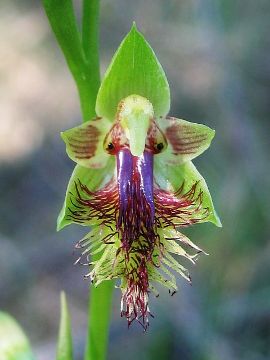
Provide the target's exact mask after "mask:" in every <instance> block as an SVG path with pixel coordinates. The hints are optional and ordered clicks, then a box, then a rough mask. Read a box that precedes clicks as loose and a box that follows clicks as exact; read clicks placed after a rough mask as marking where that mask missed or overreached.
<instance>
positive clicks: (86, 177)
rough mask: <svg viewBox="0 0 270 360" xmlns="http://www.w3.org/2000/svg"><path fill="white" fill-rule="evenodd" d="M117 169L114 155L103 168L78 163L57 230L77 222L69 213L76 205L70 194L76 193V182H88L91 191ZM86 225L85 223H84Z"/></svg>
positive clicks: (102, 183) (71, 178)
mask: <svg viewBox="0 0 270 360" xmlns="http://www.w3.org/2000/svg"><path fill="white" fill-rule="evenodd" d="M114 169H115V158H114V156H111V157H109V160H108V162H107V164H106V166H105V167H104V168H102V169H89V168H85V167H83V166H80V165H76V166H75V169H74V171H73V173H72V175H71V177H70V180H69V183H68V186H67V191H66V196H65V200H64V204H63V207H62V210H61V211H60V214H59V216H58V219H57V231H59V230H61V229H63V228H64V227H65V226H67V225H69V224H72V223H75V222H74V221H73V220H71V219H69V217H68V215H69V213H70V210H69V209H74V210H75V208H74V205H73V203H72V202H71V196H70V194H76V189H75V182H77V181H78V180H79V181H80V182H81V183H82V184H86V185H87V187H88V189H89V190H90V191H95V190H97V189H99V188H100V187H102V185H104V184H106V183H107V182H108V181H109V180H110V179H111V178H112V177H113V174H114ZM83 225H85V224H83Z"/></svg>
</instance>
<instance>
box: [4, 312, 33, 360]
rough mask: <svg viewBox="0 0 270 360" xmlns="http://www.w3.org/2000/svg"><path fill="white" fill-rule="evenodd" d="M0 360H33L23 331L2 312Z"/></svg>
mask: <svg viewBox="0 0 270 360" xmlns="http://www.w3.org/2000/svg"><path fill="white" fill-rule="evenodd" d="M0 359H1V360H33V359H34V357H33V354H32V351H31V349H30V345H29V342H28V340H27V338H26V336H25V334H24V332H23V330H22V329H21V327H20V326H19V325H18V324H17V322H16V321H15V320H14V319H13V318H12V317H11V316H10V315H8V314H6V313H4V312H0Z"/></svg>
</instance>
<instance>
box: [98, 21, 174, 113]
mask: <svg viewBox="0 0 270 360" xmlns="http://www.w3.org/2000/svg"><path fill="white" fill-rule="evenodd" d="M131 94H136V95H141V96H143V97H145V98H146V99H148V100H149V101H150V102H151V103H152V105H153V108H154V113H155V116H156V117H159V116H164V115H166V114H167V113H168V111H169V109H170V89H169V84H168V81H167V78H166V75H165V73H164V71H163V69H162V67H161V65H160V63H159V61H158V59H157V58H156V55H155V54H154V52H153V50H152V48H151V47H150V45H149V44H148V43H147V42H146V40H145V39H144V37H143V35H142V34H141V33H140V32H139V31H138V30H137V28H136V25H135V24H134V25H133V26H132V28H131V30H130V32H129V33H128V34H127V36H126V37H125V38H124V40H123V41H122V43H121V44H120V46H119V48H118V50H117V51H116V53H115V55H114V57H113V59H112V61H111V64H110V66H109V67H108V69H107V71H106V73H105V76H104V79H103V81H102V83H101V86H100V89H99V92H98V95H97V102H96V113H97V114H98V115H99V116H103V117H106V118H108V119H111V120H113V119H114V118H115V115H116V111H117V106H118V104H119V102H120V101H121V100H122V99H124V98H125V97H127V96H129V95H131Z"/></svg>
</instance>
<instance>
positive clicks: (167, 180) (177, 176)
mask: <svg viewBox="0 0 270 360" xmlns="http://www.w3.org/2000/svg"><path fill="white" fill-rule="evenodd" d="M154 175H155V181H156V183H157V185H158V186H160V188H162V189H165V190H168V191H172V192H175V191H177V190H179V188H180V187H181V185H182V184H184V188H183V192H187V191H189V190H190V189H191V187H192V185H194V183H196V182H199V183H198V186H197V188H196V194H199V192H200V191H202V192H203V198H202V207H204V208H208V209H209V215H208V216H207V217H206V218H205V219H204V220H203V221H202V222H207V221H209V222H212V223H213V224H215V225H216V226H218V227H221V226H222V225H221V222H220V219H219V217H218V215H217V213H216V211H215V209H214V205H213V201H212V198H211V195H210V192H209V190H208V187H207V184H206V182H205V180H204V178H203V177H202V175H201V174H200V173H199V171H198V170H197V169H196V167H195V165H193V163H192V162H191V161H189V162H186V163H184V164H182V165H178V166H171V165H169V164H164V163H163V162H160V161H159V160H158V157H157V156H156V157H155V160H154ZM196 194H195V195H196Z"/></svg>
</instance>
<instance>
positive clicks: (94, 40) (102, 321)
mask: <svg viewBox="0 0 270 360" xmlns="http://www.w3.org/2000/svg"><path fill="white" fill-rule="evenodd" d="M98 24H99V0H84V1H83V16H82V47H83V51H84V55H85V58H86V62H87V70H88V71H87V72H86V77H85V82H80V83H77V86H78V89H79V94H80V100H81V107H82V112H83V118H84V121H87V120H89V118H91V117H92V116H94V115H95V103H96V96H97V92H98V88H99V84H100V73H99V47H98V44H99V40H98V32H99V31H98ZM88 75H89V76H88ZM93 260H95V259H93ZM112 294H113V282H112V281H107V282H105V283H102V284H100V285H99V286H98V287H94V286H92V287H90V293H89V310H88V332H87V340H86V348H85V360H105V358H106V353H107V345H108V331H109V325H110V314H111V302H112Z"/></svg>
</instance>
